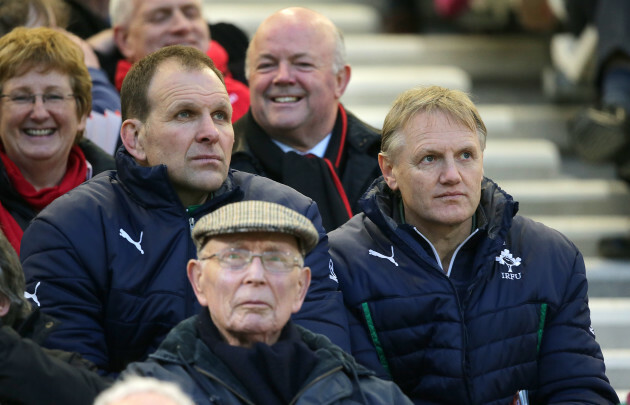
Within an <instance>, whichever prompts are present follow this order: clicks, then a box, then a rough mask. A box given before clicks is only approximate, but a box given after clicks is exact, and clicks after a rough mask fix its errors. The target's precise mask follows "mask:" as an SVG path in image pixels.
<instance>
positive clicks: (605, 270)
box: [584, 256, 630, 342]
mask: <svg viewBox="0 0 630 405" xmlns="http://www.w3.org/2000/svg"><path fill="white" fill-rule="evenodd" d="M584 263H585V265H586V277H587V278H588V296H589V297H600V298H615V297H625V298H630V260H611V259H604V258H601V257H594V256H590V257H589V256H587V257H585V258H584ZM626 336H627V337H626V341H627V342H630V335H626Z"/></svg>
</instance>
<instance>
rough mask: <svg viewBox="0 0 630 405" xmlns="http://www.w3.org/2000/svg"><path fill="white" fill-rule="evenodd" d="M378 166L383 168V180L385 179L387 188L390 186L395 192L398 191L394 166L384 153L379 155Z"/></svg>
mask: <svg viewBox="0 0 630 405" xmlns="http://www.w3.org/2000/svg"><path fill="white" fill-rule="evenodd" d="M378 165H379V167H380V168H381V172H382V173H383V178H384V179H385V183H387V186H389V188H390V189H392V190H393V191H396V190H397V189H398V183H397V182H396V176H395V175H394V166H393V164H392V162H391V161H390V159H389V158H388V157H387V156H385V155H383V154H382V153H379V154H378Z"/></svg>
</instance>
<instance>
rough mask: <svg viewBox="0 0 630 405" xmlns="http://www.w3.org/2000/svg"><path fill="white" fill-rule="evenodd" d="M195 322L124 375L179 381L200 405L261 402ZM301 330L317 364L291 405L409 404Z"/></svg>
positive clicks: (324, 342) (341, 353) (322, 339)
mask: <svg viewBox="0 0 630 405" xmlns="http://www.w3.org/2000/svg"><path fill="white" fill-rule="evenodd" d="M195 320H196V316H195V317H192V318H190V319H187V320H185V321H183V322H182V323H180V324H179V325H177V327H175V328H174V329H173V330H172V331H171V333H169V335H168V336H167V338H166V339H165V340H164V342H163V343H162V345H161V346H160V348H159V349H158V351H157V352H155V353H154V354H152V355H151V356H150V360H149V361H147V362H144V363H134V364H131V365H130V366H129V368H128V369H127V370H126V371H125V373H126V374H127V373H128V374H139V375H143V376H151V377H155V378H158V379H160V380H167V381H173V382H176V383H178V384H179V385H180V386H181V387H183V389H184V390H185V391H186V392H187V393H188V394H189V395H190V396H191V397H192V398H193V401H194V402H195V404H197V405H202V404H222V405H236V404H256V403H258V401H257V399H256V398H252V397H251V395H250V394H249V393H248V392H247V391H246V389H245V388H244V387H243V385H242V384H241V383H240V382H239V381H238V379H236V378H235V376H234V375H233V374H232V373H231V372H230V371H229V368H228V367H227V366H226V365H225V364H224V363H223V362H222V361H221V360H220V359H219V358H218V357H217V356H216V355H215V354H214V353H213V352H212V351H211V350H210V349H209V348H208V346H206V345H205V344H204V343H203V342H202V340H201V339H200V337H199V335H198V332H197V328H195ZM298 328H299V327H298ZM299 332H300V333H301V335H302V340H303V341H304V342H305V343H306V345H307V346H308V347H309V348H311V349H312V350H313V351H314V352H315V354H316V356H317V363H316V365H315V367H314V368H313V370H312V372H311V373H310V375H309V376H308V377H307V379H306V382H305V383H304V386H303V387H302V388H301V389H300V390H299V394H298V396H296V397H295V398H294V399H293V401H291V404H297V405H307V404H318V405H325V404H379V405H381V404H411V401H409V399H408V398H407V397H405V396H404V395H403V394H402V392H401V391H400V389H399V388H398V387H397V386H396V385H395V384H393V383H392V382H388V381H383V380H380V379H378V378H376V377H374V373H373V372H372V371H370V370H367V369H366V368H365V367H362V366H360V365H359V364H357V363H356V362H355V361H354V359H353V358H352V357H351V356H350V355H348V354H347V353H346V352H344V351H343V350H341V349H340V348H339V347H337V346H335V345H333V344H331V343H330V341H329V340H328V339H327V338H326V337H324V336H321V335H317V334H314V333H312V332H310V331H308V330H306V329H304V328H299Z"/></svg>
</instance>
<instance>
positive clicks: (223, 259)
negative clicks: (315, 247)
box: [199, 248, 302, 273]
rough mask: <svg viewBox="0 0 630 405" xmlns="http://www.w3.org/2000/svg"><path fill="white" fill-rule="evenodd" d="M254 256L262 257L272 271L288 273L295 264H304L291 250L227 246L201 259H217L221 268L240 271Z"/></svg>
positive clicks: (265, 265) (267, 269)
mask: <svg viewBox="0 0 630 405" xmlns="http://www.w3.org/2000/svg"><path fill="white" fill-rule="evenodd" d="M254 257H260V260H261V261H262V264H263V267H264V268H265V270H266V271H268V272H270V273H288V272H290V271H291V270H293V268H294V267H295V266H299V267H301V266H302V261H301V260H300V258H298V257H296V256H294V255H293V254H291V253H289V252H280V251H267V252H262V253H254V252H252V251H250V250H247V249H236V248H226V249H223V250H220V251H218V252H217V253H214V254H211V255H210V256H207V257H201V258H199V260H211V259H215V258H216V259H217V260H218V261H219V265H220V266H221V268H223V269H226V270H232V271H238V270H242V269H244V268H246V267H247V266H249V264H250V263H251V262H252V260H254Z"/></svg>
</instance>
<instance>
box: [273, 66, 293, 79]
mask: <svg viewBox="0 0 630 405" xmlns="http://www.w3.org/2000/svg"><path fill="white" fill-rule="evenodd" d="M292 82H294V77H293V69H292V67H291V65H290V63H289V62H285V61H281V62H280V63H278V69H277V70H276V77H275V78H274V83H292Z"/></svg>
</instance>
